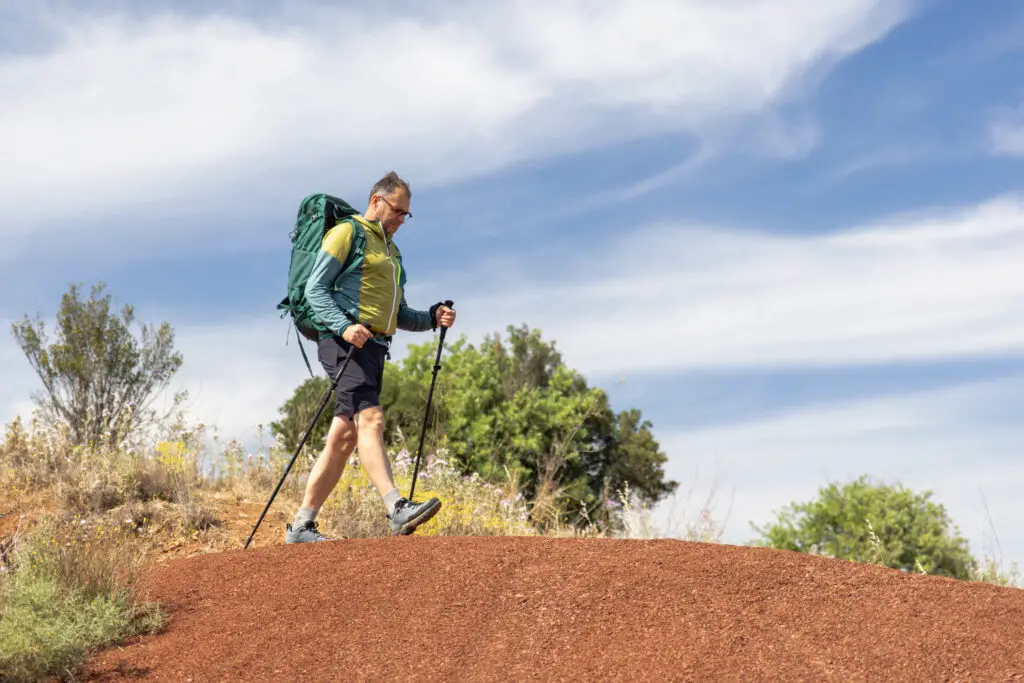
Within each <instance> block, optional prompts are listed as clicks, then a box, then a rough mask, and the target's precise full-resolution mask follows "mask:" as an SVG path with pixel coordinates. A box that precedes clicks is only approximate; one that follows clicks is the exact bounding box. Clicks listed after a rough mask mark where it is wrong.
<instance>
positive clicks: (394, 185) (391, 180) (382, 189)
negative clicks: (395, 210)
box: [370, 171, 412, 199]
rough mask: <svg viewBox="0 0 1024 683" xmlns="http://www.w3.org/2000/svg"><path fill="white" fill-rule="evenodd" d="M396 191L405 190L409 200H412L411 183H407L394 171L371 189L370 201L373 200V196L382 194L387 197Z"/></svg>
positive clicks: (389, 172)
mask: <svg viewBox="0 0 1024 683" xmlns="http://www.w3.org/2000/svg"><path fill="white" fill-rule="evenodd" d="M396 190H404V191H405V194H406V195H408V197H409V199H412V191H411V190H410V189H409V183H407V182H405V181H404V180H403V179H402V178H400V177H399V176H398V174H397V173H395V172H394V171H388V174H387V175H386V176H384V177H383V178H381V179H380V180H378V181H377V182H375V183H374V184H373V187H371V188H370V199H373V195H375V194H382V195H384V196H385V197H387V196H388V195H390V194H391V193H392V192H395V191H396Z"/></svg>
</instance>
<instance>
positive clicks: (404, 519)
mask: <svg viewBox="0 0 1024 683" xmlns="http://www.w3.org/2000/svg"><path fill="white" fill-rule="evenodd" d="M440 509H441V501H439V500H438V499H437V498H431V499H430V500H427V501H424V502H422V503H410V502H409V500H408V499H406V498H400V499H399V501H398V502H397V503H395V513H394V514H393V515H389V516H388V522H389V523H390V524H391V531H392V533H395V534H402V535H408V534H411V533H412V532H414V531H416V527H418V526H419V525H420V524H423V523H424V522H427V521H430V519H431V518H432V517H433V516H434V515H436V514H437V511H438V510H440Z"/></svg>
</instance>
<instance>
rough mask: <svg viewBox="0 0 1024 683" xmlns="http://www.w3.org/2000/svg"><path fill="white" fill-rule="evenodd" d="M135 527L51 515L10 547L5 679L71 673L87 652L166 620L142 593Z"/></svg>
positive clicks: (1, 665) (2, 660) (1, 640)
mask: <svg viewBox="0 0 1024 683" xmlns="http://www.w3.org/2000/svg"><path fill="white" fill-rule="evenodd" d="M133 534H134V531H132V530H114V531H113V532H111V531H109V530H105V529H104V528H103V527H98V528H97V527H93V526H91V525H89V524H81V523H76V522H75V521H74V520H68V521H58V520H56V519H54V518H48V519H47V520H45V521H44V522H42V523H40V524H39V525H38V526H37V527H36V528H35V530H34V531H33V532H32V533H31V535H30V536H29V537H27V538H17V539H16V541H15V543H14V544H13V547H12V548H11V549H10V550H8V551H7V552H6V553H5V565H4V572H3V574H2V576H0V671H3V672H4V676H5V680H11V681H36V680H40V679H43V678H45V677H47V676H58V677H61V678H64V677H68V676H73V674H74V673H75V671H76V669H77V668H78V667H79V666H80V665H81V664H82V663H84V662H85V660H86V658H87V657H88V655H89V653H90V652H92V651H93V650H96V649H98V648H102V647H107V646H110V645H112V644H115V643H117V642H119V641H121V640H122V639H123V638H125V637H127V636H131V635H136V634H140V633H152V632H155V631H156V630H157V629H159V628H160V627H161V626H162V624H163V621H164V615H163V613H162V612H161V611H160V609H159V608H158V607H157V606H156V605H154V604H152V603H150V602H148V601H146V600H145V599H144V598H143V596H142V595H141V593H140V592H139V588H138V584H137V571H138V570H139V568H140V566H141V563H142V561H143V558H144V548H143V546H142V544H141V543H140V542H139V541H138V540H136V539H135V538H133Z"/></svg>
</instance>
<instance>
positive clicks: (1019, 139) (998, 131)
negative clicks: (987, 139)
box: [989, 106, 1024, 157]
mask: <svg viewBox="0 0 1024 683" xmlns="http://www.w3.org/2000/svg"><path fill="white" fill-rule="evenodd" d="M989 134H990V136H991V143H992V153H993V154H996V155H1001V156H1011V157H1024V106H1021V107H1018V108H1017V109H1016V110H1012V111H1004V112H1002V113H1000V114H999V115H998V116H996V117H995V118H994V119H993V120H992V123H991V124H990V126H989Z"/></svg>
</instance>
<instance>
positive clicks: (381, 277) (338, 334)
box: [285, 171, 455, 543]
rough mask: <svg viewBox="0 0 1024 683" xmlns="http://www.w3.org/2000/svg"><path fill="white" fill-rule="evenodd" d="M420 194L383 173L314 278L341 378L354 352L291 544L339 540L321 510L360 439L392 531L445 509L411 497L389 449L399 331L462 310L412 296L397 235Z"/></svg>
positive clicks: (332, 239) (332, 240)
mask: <svg viewBox="0 0 1024 683" xmlns="http://www.w3.org/2000/svg"><path fill="white" fill-rule="evenodd" d="M411 197H412V193H411V191H410V190H409V184H408V183H407V182H406V181H405V180H403V179H402V178H400V177H399V176H398V175H397V174H395V173H394V172H393V171H392V172H390V173H388V174H387V175H386V176H384V177H383V178H381V179H380V180H379V181H377V183H376V184H374V186H373V188H372V189H371V190H370V197H369V203H368V205H367V208H366V211H365V212H363V214H362V215H355V216H353V217H351V218H350V219H346V220H344V221H341V222H339V223H338V224H337V225H336V226H334V227H333V228H331V229H330V230H329V231H328V232H327V234H326V235H325V236H324V239H323V242H322V244H321V247H320V252H319V254H318V255H317V258H316V262H315V263H314V265H313V270H312V272H311V273H310V276H309V280H308V282H307V284H306V298H307V299H308V301H309V303H310V306H311V307H312V309H313V312H314V314H315V315H316V317H317V319H318V320H319V321H320V322H321V323H322V324H323V325H324V326H325V327H327V328H329V330H330V332H329V333H327V334H322V335H321V336H320V341H319V344H318V356H319V359H320V363H321V365H322V366H323V368H324V370H325V371H327V373H328V374H329V376H330V377H334V375H335V373H336V372H337V371H338V368H339V367H340V366H341V364H342V363H344V360H345V358H346V356H347V354H348V353H349V351H350V350H351V352H352V358H351V360H350V361H349V363H348V366H347V368H346V370H345V373H344V374H343V375H342V376H341V377H340V378H339V380H338V384H337V389H336V391H335V407H334V418H333V420H332V421H331V427H330V430H329V431H328V433H327V441H326V444H325V445H324V448H323V451H322V452H321V453H320V456H319V457H318V458H317V461H316V463H315V464H314V465H313V469H312V471H311V472H310V474H309V480H308V481H307V483H306V492H305V497H304V498H303V501H302V506H301V507H300V508H299V510H298V512H297V513H296V515H295V520H294V522H293V523H292V524H289V525H287V532H286V534H285V542H286V543H308V542H311V541H325V540H331V539H330V538H329V537H327V536H325V535H323V534H321V533H320V532H319V530H318V529H317V523H316V516H317V513H318V512H319V510H320V507H321V506H322V505H323V503H324V501H325V500H326V499H327V496H329V495H330V493H331V491H332V490H334V487H335V486H336V485H337V483H338V480H339V479H340V477H341V474H342V471H343V470H344V468H345V463H346V462H347V461H348V458H349V455H351V453H352V450H353V448H355V447H356V446H358V448H359V459H360V462H361V464H362V466H363V468H364V469H365V470H366V474H367V476H368V477H369V479H370V481H371V483H372V484H373V486H374V487H375V488H376V489H377V492H378V494H379V495H380V496H381V498H382V499H383V501H384V505H385V508H386V514H387V518H388V521H389V523H390V527H391V531H392V532H393V533H395V534H409V533H412V532H413V531H414V530H415V529H416V527H417V526H419V525H420V524H423V523H424V522H426V521H429V520H430V519H431V518H433V516H434V515H436V514H437V512H438V510H440V508H441V502H440V501H439V500H438V499H437V498H431V499H430V500H428V501H425V502H422V503H414V502H411V501H409V500H407V499H406V498H405V497H403V496H402V495H401V494H400V493H399V492H398V489H397V488H396V487H395V483H394V480H393V479H392V474H391V463H390V462H389V461H388V458H387V454H386V453H385V452H384V413H383V409H382V407H381V405H380V388H381V382H382V381H383V378H384V363H385V361H386V358H387V354H388V347H389V344H390V342H391V336H392V335H393V334H394V333H395V332H396V331H397V330H400V329H401V330H408V331H414V332H419V331H426V330H436V329H437V326H438V325H443V326H445V327H451V326H452V325H453V324H454V322H455V311H454V310H452V309H450V308H448V307H447V306H444V305H443V304H441V303H437V304H434V305H433V306H431V307H430V309H429V310H428V311H420V310H415V309H413V308H410V307H409V306H408V305H407V304H406V301H405V294H404V287H405V282H406V273H405V269H404V268H403V267H402V255H401V253H400V252H399V251H398V247H397V246H396V245H395V243H394V242H393V241H392V238H393V237H394V234H395V232H396V231H397V230H398V228H399V227H401V226H402V224H403V223H404V222H405V219H406V218H408V217H411V216H412V214H411V213H409V203H410V200H411ZM357 230H358V231H362V234H363V235H364V236H365V246H364V253H363V255H362V257H361V258H358V259H357V261H356V263H355V264H354V267H352V268H351V269H350V270H349V272H347V273H345V274H342V266H343V264H344V263H345V258H346V256H347V255H348V253H349V249H350V248H351V246H352V243H353V239H354V237H355V234H356V233H355V231H357Z"/></svg>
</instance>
